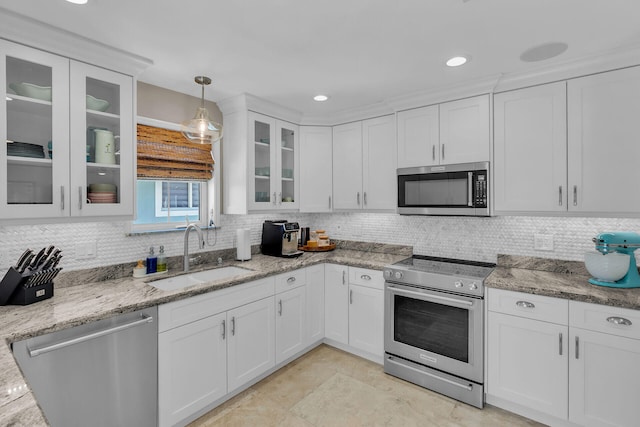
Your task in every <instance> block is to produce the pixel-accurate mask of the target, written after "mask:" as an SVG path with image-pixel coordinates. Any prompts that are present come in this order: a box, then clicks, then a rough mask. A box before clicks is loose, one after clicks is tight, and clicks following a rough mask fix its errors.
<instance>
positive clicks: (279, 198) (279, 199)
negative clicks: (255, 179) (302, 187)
mask: <svg viewBox="0 0 640 427" xmlns="http://www.w3.org/2000/svg"><path fill="white" fill-rule="evenodd" d="M278 204H279V205H281V204H282V191H281V192H279V193H278Z"/></svg>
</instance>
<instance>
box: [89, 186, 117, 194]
mask: <svg viewBox="0 0 640 427" xmlns="http://www.w3.org/2000/svg"><path fill="white" fill-rule="evenodd" d="M116 190H117V187H116V186H115V184H89V192H91V193H114V194H115V193H116Z"/></svg>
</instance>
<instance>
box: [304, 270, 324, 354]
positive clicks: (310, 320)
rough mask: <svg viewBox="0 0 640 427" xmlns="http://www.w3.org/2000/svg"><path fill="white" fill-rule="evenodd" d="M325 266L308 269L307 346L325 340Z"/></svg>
mask: <svg viewBox="0 0 640 427" xmlns="http://www.w3.org/2000/svg"><path fill="white" fill-rule="evenodd" d="M324 270H325V267H324V265H323V264H319V265H313V266H311V267H307V345H311V344H313V343H316V342H318V341H320V340H322V339H323V338H324V282H325V280H324V277H325V274H324Z"/></svg>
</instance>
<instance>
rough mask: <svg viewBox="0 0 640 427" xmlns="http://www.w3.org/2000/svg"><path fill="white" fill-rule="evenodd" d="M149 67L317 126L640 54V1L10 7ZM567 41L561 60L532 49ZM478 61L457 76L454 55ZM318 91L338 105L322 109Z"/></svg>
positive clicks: (94, 0) (262, 0)
mask: <svg viewBox="0 0 640 427" xmlns="http://www.w3.org/2000/svg"><path fill="white" fill-rule="evenodd" d="M2 7H3V8H6V9H9V10H12V11H14V12H17V13H20V14H23V15H27V16H30V17H32V18H35V19H37V20H41V21H44V22H47V23H49V24H51V25H54V26H57V27H60V28H64V29H66V30H68V31H71V32H74V33H77V34H79V35H82V36H84V37H87V38H90V39H94V40H97V41H100V42H102V43H105V44H107V45H111V46H114V47H116V48H119V49H123V50H126V51H129V52H132V53H134V54H137V55H141V56H143V57H146V58H149V59H151V60H152V61H153V65H152V66H150V67H149V68H147V69H146V70H145V71H143V72H142V74H141V75H140V76H139V80H140V81H143V82H146V83H150V84H153V85H156V86H161V87H164V88H168V89H172V90H175V91H178V92H182V93H186V94H189V95H193V96H198V97H199V96H200V87H199V86H198V85H196V84H195V83H194V82H193V77H194V76H196V75H200V74H204V75H207V76H209V77H211V78H212V79H213V84H212V85H211V86H210V87H208V88H207V89H206V91H205V96H206V98H207V99H209V100H211V101H219V100H221V99H225V98H229V97H232V96H234V95H238V94H240V93H250V94H253V95H255V96H258V97H260V98H263V99H266V100H268V101H271V102H274V103H277V104H280V105H283V106H287V107H289V108H292V109H294V110H297V111H299V112H301V113H302V114H303V115H308V116H321V115H323V114H330V113H334V112H337V111H348V110H352V109H357V108H362V107H366V106H368V105H373V104H376V103H379V102H383V101H384V100H387V99H392V98H394V97H401V96H405V95H409V94H411V93H412V92H415V91H428V90H432V89H435V88H441V87H448V86H454V85H458V84H462V83H464V82H468V81H474V80H478V79H482V78H488V77H491V76H498V75H500V74H504V73H519V72H524V71H526V70H527V69H531V68H534V67H540V66H541V65H545V66H548V65H552V64H554V63H559V62H565V61H568V60H572V59H577V58H581V57H585V56H592V55H597V54H600V53H603V52H607V51H610V50H611V49H617V48H621V47H631V46H637V45H639V44H640V26H639V25H638V22H639V21H638V18H640V1H638V0H396V1H389V0H322V1H311V0H270V1H267V0H237V1H228V0H227V1H222V0H173V1H172V0H89V3H88V4H86V5H82V6H81V5H75V4H71V3H68V2H66V1H65V0H2ZM547 42H565V43H567V44H568V45H569V48H568V49H567V50H566V51H565V52H564V53H562V54H561V55H559V56H557V57H556V58H553V59H548V60H545V61H542V62H535V63H531V62H529V63H527V62H523V61H521V60H520V59H519V57H520V55H521V54H522V53H523V52H524V51H525V50H526V49H528V48H530V47H533V46H537V45H540V44H543V43H547ZM459 54H465V55H470V56H471V61H470V62H468V63H467V64H466V65H464V66H462V67H458V68H448V67H446V66H445V65H444V62H445V60H446V59H447V58H449V57H450V56H453V55H459ZM318 93H322V94H326V95H328V96H329V97H330V98H329V100H328V101H326V102H324V103H318V102H315V101H313V100H312V96H313V95H316V94H318Z"/></svg>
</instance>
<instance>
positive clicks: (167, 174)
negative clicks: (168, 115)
mask: <svg viewBox="0 0 640 427" xmlns="http://www.w3.org/2000/svg"><path fill="white" fill-rule="evenodd" d="M137 132H138V138H137V140H138V178H142V179H183V180H188V181H208V180H210V179H211V178H212V176H213V164H214V163H215V162H214V160H213V155H212V154H211V145H200V144H194V143H192V142H189V141H188V140H187V138H185V137H184V135H182V133H180V132H178V131H175V130H169V129H163V128H158V127H154V126H147V125H141V124H138V125H137Z"/></svg>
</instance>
